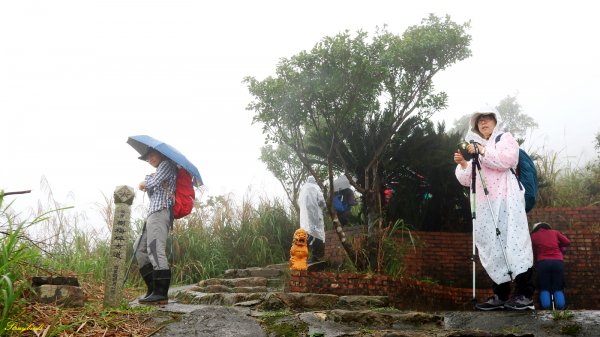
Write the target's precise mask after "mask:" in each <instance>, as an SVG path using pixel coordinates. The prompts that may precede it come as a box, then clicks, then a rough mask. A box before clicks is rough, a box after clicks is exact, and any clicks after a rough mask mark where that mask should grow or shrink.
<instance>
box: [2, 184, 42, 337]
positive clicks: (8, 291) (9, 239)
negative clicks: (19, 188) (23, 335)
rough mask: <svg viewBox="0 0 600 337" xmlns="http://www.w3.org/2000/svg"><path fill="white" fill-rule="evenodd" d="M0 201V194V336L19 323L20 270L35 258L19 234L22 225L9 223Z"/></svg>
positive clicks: (22, 281)
mask: <svg viewBox="0 0 600 337" xmlns="http://www.w3.org/2000/svg"><path fill="white" fill-rule="evenodd" d="M2 199H3V195H2V194H0V296H1V297H0V335H3V334H4V333H5V332H6V329H7V327H8V326H9V324H11V323H14V322H18V321H21V320H17V318H16V317H17V316H18V315H19V306H20V301H19V298H20V295H21V292H22V291H23V290H24V289H25V287H26V281H25V273H24V269H25V268H26V267H27V265H26V263H28V262H29V261H31V260H32V259H34V258H35V257H36V252H35V250H33V249H32V248H31V243H30V242H29V241H27V240H26V239H27V238H26V236H24V233H23V231H24V228H26V224H24V223H23V224H14V223H13V218H12V217H11V216H10V214H9V213H8V212H7V208H1V207H2ZM9 206H10V204H9ZM7 207H8V206H7Z"/></svg>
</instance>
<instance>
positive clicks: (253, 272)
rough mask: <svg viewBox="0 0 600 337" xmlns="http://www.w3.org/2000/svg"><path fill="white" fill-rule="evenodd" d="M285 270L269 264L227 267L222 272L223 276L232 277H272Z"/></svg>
mask: <svg viewBox="0 0 600 337" xmlns="http://www.w3.org/2000/svg"><path fill="white" fill-rule="evenodd" d="M286 270H287V267H286V269H284V268H283V267H282V266H279V265H271V266H267V267H265V268H261V267H250V268H245V269H227V270H226V271H225V273H224V274H223V278H227V279H234V278H241V277H264V278H274V277H281V276H283V275H284V274H285V272H286Z"/></svg>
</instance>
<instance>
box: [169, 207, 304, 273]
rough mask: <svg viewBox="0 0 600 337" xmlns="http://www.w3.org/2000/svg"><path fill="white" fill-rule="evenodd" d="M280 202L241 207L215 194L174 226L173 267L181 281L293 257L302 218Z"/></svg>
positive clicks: (279, 261) (282, 260)
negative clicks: (294, 243)
mask: <svg viewBox="0 0 600 337" xmlns="http://www.w3.org/2000/svg"><path fill="white" fill-rule="evenodd" d="M289 214H290V213H289V212H288V209H286V207H285V205H284V204H283V203H282V202H281V201H279V200H274V201H271V200H260V202H259V203H258V204H257V205H253V204H252V203H251V202H249V201H248V200H245V201H243V202H242V205H241V206H237V205H236V204H235V202H234V201H233V200H232V199H231V198H230V197H228V196H219V197H211V198H210V199H209V200H208V202H207V203H206V205H203V206H202V207H199V208H196V209H195V211H194V213H193V214H192V215H191V216H189V217H188V218H185V219H184V220H183V221H177V222H176V223H175V226H174V228H173V234H172V240H173V247H174V249H173V251H174V253H173V257H172V261H173V262H172V268H173V270H174V275H175V278H176V280H175V281H176V282H177V283H190V282H197V281H198V280H201V279H205V278H209V277H214V276H218V275H220V274H222V273H223V272H224V271H225V270H226V269H230V268H247V267H252V266H264V265H268V264H273V263H281V262H285V261H287V260H288V259H289V249H290V247H291V243H292V238H293V234H294V231H295V230H296V229H297V224H296V221H294V220H293V219H291V216H290V215H289Z"/></svg>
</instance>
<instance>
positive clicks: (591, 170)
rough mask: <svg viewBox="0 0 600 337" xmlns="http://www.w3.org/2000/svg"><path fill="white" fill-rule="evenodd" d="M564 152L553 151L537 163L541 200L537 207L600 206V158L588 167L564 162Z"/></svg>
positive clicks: (589, 163)
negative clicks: (561, 153) (562, 155)
mask: <svg viewBox="0 0 600 337" xmlns="http://www.w3.org/2000/svg"><path fill="white" fill-rule="evenodd" d="M560 157H561V156H560V153H558V152H553V151H549V152H546V153H544V154H541V155H539V156H538V159H537V161H536V165H537V169H538V177H539V183H540V185H539V195H538V197H539V199H538V202H537V203H536V207H582V206H590V205H597V204H599V203H600V158H598V159H596V160H592V161H590V162H588V163H587V164H585V165H583V166H581V165H575V164H573V163H571V162H569V161H566V162H560V161H559V158H560Z"/></svg>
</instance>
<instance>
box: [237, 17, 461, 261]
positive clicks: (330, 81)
mask: <svg viewBox="0 0 600 337" xmlns="http://www.w3.org/2000/svg"><path fill="white" fill-rule="evenodd" d="M468 27H469V24H468V23H467V24H463V25H459V24H456V23H454V22H452V21H451V20H450V18H449V17H446V18H439V17H437V16H434V15H430V16H429V17H428V18H426V19H424V20H423V21H422V24H421V25H415V26H411V27H409V28H408V29H407V30H406V31H405V32H404V34H402V36H399V35H397V34H394V33H391V32H389V31H387V30H386V28H385V27H384V28H383V29H378V30H377V31H376V33H375V34H374V36H373V37H369V36H368V34H367V33H366V32H363V31H358V32H357V33H356V34H355V35H351V34H350V33H349V32H348V31H345V32H343V33H340V34H338V35H335V36H332V37H331V36H328V37H325V38H323V39H322V40H321V41H320V42H318V43H317V44H316V45H315V46H314V47H313V49H312V50H310V51H302V52H300V53H299V54H297V55H294V56H292V57H290V58H283V59H281V61H280V63H279V64H278V65H277V69H276V76H269V77H267V78H266V79H264V80H262V81H259V80H257V79H255V78H253V77H247V78H246V79H245V82H246V83H247V85H248V90H249V91H250V94H251V95H253V96H254V98H255V100H254V101H253V102H251V103H250V104H249V105H248V110H251V111H254V112H255V115H254V118H253V121H254V122H255V123H261V124H262V126H263V133H264V134H265V137H266V140H267V142H273V143H276V144H285V145H287V146H289V147H290V148H291V149H292V150H293V151H294V152H295V154H296V155H297V158H298V159H299V160H300V162H302V164H303V166H304V167H305V169H306V170H307V171H308V172H309V173H310V174H311V175H312V176H314V177H315V179H316V180H317V183H318V184H319V186H320V187H321V189H322V190H323V191H324V192H325V193H324V194H325V197H326V200H327V206H328V211H329V214H330V216H331V217H332V219H334V221H335V219H336V218H337V216H336V213H335V211H334V209H333V205H332V202H331V200H332V198H331V196H330V195H328V194H329V193H328V192H327V190H326V188H325V181H324V180H323V179H321V177H320V175H319V174H318V173H317V171H318V169H317V167H323V166H324V167H326V168H327V172H328V177H327V181H329V182H332V181H333V179H334V178H335V175H337V174H338V173H339V172H342V173H344V174H348V175H350V176H355V177H356V178H357V179H356V182H355V184H354V187H355V188H356V189H357V190H358V192H360V193H362V194H363V197H364V203H363V205H364V206H365V208H364V212H363V213H364V214H366V215H367V216H366V219H369V220H368V222H369V228H372V227H373V226H374V225H375V223H376V222H379V224H380V225H381V224H385V223H386V221H385V219H384V217H383V216H382V214H381V213H380V210H381V209H382V207H381V198H380V197H379V196H380V193H381V188H382V186H383V172H384V170H385V169H386V168H385V167H383V166H382V162H383V161H384V157H385V154H386V149H387V148H388V147H389V145H390V143H391V142H392V140H394V139H395V138H397V137H398V133H399V131H400V130H401V129H402V128H406V129H410V128H412V127H414V126H415V125H416V124H418V123H419V122H420V121H422V120H424V119H426V118H428V117H429V116H431V114H432V113H433V112H435V111H439V110H440V109H442V108H443V107H445V105H446V100H447V97H446V94H445V93H443V92H439V93H436V92H435V90H434V86H433V76H434V75H436V74H437V73H438V72H440V71H442V70H444V69H446V68H447V67H449V66H451V65H452V64H454V63H456V62H458V61H461V60H464V59H465V58H467V57H469V56H470V55H471V51H470V49H469V44H470V41H471V37H470V35H468V34H467V33H466V30H467V28H468ZM401 160H402V161H403V162H404V163H408V161H409V159H408V158H401ZM338 233H339V235H340V236H343V232H342V231H340V232H338ZM343 246H344V248H345V249H346V251H347V252H348V254H349V255H355V254H354V252H352V251H351V246H350V245H348V244H346V243H344V244H343Z"/></svg>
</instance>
